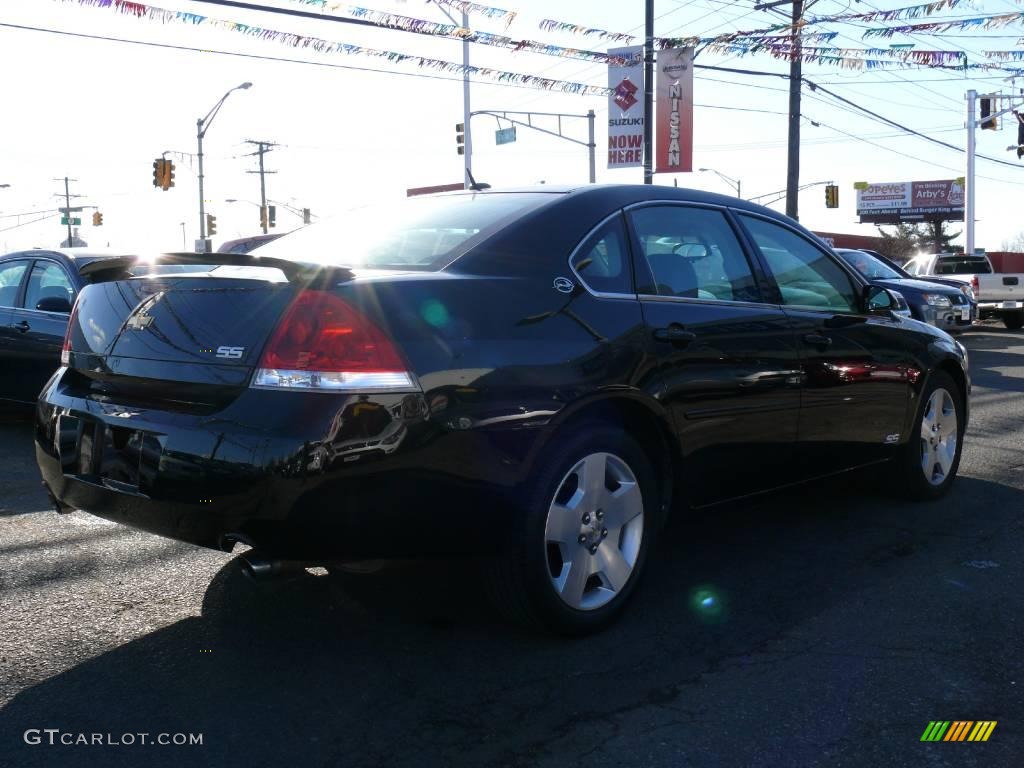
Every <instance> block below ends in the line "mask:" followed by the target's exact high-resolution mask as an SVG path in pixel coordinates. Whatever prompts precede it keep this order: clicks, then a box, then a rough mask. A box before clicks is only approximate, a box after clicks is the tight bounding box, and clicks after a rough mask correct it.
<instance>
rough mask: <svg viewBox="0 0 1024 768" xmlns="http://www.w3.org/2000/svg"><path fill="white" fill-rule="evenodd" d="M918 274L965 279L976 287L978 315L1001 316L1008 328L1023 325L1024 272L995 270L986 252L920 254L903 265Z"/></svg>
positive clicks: (958, 279) (972, 286) (911, 272)
mask: <svg viewBox="0 0 1024 768" xmlns="http://www.w3.org/2000/svg"><path fill="white" fill-rule="evenodd" d="M903 269H904V270H906V271H907V272H909V273H910V274H911V275H914V276H915V277H920V278H923V279H928V278H929V277H933V276H934V277H940V278H944V279H946V280H949V279H952V280H957V281H959V282H963V283H966V284H968V285H970V286H971V288H972V289H973V290H974V299H975V301H977V302H978V316H979V317H980V318H981V319H982V320H984V319H985V318H987V317H998V318H999V319H1000V320H1002V321H1003V323H1004V324H1005V325H1006V327H1007V328H1011V329H1013V330H1016V329H1018V328H1020V327H1021V326H1022V325H1024V274H1002V273H999V274H997V273H995V272H994V270H993V269H992V263H991V262H990V261H989V260H988V257H987V256H983V255H981V254H976V255H974V256H966V255H964V254H962V253H940V254H933V255H931V256H918V257H917V258H914V259H911V260H910V261H908V262H907V263H906V265H905V266H904V267H903Z"/></svg>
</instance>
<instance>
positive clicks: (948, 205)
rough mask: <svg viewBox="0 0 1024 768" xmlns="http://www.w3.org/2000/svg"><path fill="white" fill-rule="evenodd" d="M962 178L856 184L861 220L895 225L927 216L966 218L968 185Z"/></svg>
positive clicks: (957, 219)
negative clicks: (965, 199) (966, 186)
mask: <svg viewBox="0 0 1024 768" xmlns="http://www.w3.org/2000/svg"><path fill="white" fill-rule="evenodd" d="M961 181H962V180H961V179H945V180H943V181H896V182H887V183H884V184H866V183H860V184H855V185H854V187H855V188H856V189H857V214H858V215H859V216H860V220H861V223H865V222H872V223H879V224H892V223H897V222H900V221H924V220H926V219H944V220H949V221H962V220H963V217H964V188H963V184H962V183H961Z"/></svg>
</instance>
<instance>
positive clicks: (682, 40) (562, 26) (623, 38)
mask: <svg viewBox="0 0 1024 768" xmlns="http://www.w3.org/2000/svg"><path fill="white" fill-rule="evenodd" d="M1016 2H1021V0H1016ZM976 5H977V0H936V2H931V3H922V4H917V5H910V6H906V7H903V8H891V9H889V10H873V11H869V12H866V13H840V14H835V15H832V16H816V17H812V18H809V19H806V20H804V21H801V22H800V23H799V24H798V25H796V26H799V27H806V26H811V25H817V24H828V23H831V22H840V21H898V20H900V19H919V18H922V17H925V16H931V15H933V14H935V13H938V12H940V11H944V10H948V9H952V8H957V7H967V8H974V7H976ZM793 27H794V25H792V24H776V25H774V26H771V27H767V28H765V29H757V30H752V31H750V32H734V33H728V34H725V35H719V36H718V37H717V38H714V40H715V41H716V42H729V41H730V40H731V39H737V38H741V37H747V36H749V35H757V34H762V33H765V32H782V31H788V30H791V29H793ZM540 28H541V29H543V30H544V31H545V32H563V33H567V34H576V35H582V36H585V37H597V38H598V39H601V40H610V41H613V42H630V41H632V40H634V39H635V36H634V35H631V34H628V33H625V32H610V31H608V30H605V29H597V28H595V27H588V26H586V25H584V24H576V23H574V22H571V21H556V20H554V19H543V20H541V22H540ZM832 34H834V33H832ZM699 40H700V38H695V37H690V38H688V37H674V38H665V37H659V38H655V42H656V44H657V45H658V47H659V48H675V47H685V44H686V43H689V44H691V45H692V44H693V43H694V42H695V41H699Z"/></svg>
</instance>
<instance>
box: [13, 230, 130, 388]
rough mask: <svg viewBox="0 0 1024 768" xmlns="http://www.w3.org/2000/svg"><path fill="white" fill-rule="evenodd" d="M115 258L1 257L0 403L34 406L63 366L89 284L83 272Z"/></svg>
mask: <svg viewBox="0 0 1024 768" xmlns="http://www.w3.org/2000/svg"><path fill="white" fill-rule="evenodd" d="M113 258H119V259H120V258H121V257H116V256H114V255H111V254H105V253H97V252H86V251H78V250H41V249H33V250H30V251H18V252H14V253H9V254H6V255H4V256H0V400H3V401H8V402H10V401H14V402H18V403H27V404H32V403H35V401H36V398H37V397H38V396H39V392H40V390H42V388H43V385H44V384H45V383H46V382H47V380H48V379H49V378H50V377H51V376H52V375H53V372H54V371H55V370H57V368H58V367H59V366H60V350H61V344H62V343H63V341H64V332H65V331H66V330H67V323H68V314H69V313H70V312H71V305H72V304H73V303H74V300H75V297H76V296H77V295H78V292H79V291H81V290H82V288H83V287H85V285H86V284H87V283H88V280H86V278H84V277H83V276H82V275H81V274H80V272H79V268H80V267H82V266H85V265H87V264H98V263H101V262H104V261H106V260H108V259H113ZM101 275H102V270H100V271H97V272H96V273H94V277H95V279H102V277H101Z"/></svg>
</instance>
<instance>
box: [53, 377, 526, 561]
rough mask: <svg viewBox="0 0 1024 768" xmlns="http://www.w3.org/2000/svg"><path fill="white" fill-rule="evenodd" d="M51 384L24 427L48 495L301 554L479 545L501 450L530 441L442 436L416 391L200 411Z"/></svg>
mask: <svg viewBox="0 0 1024 768" xmlns="http://www.w3.org/2000/svg"><path fill="white" fill-rule="evenodd" d="M60 378H61V377H60V375H58V376H56V377H55V379H54V380H53V381H52V382H51V384H50V385H49V386H48V387H47V388H46V389H45V390H44V392H43V394H42V397H41V399H40V401H39V403H38V404H37V415H36V434H35V451H36V460H37V463H38V465H39V469H40V472H41V473H42V477H43V481H44V483H45V485H46V487H47V488H48V490H49V491H50V492H51V493H52V494H53V496H54V497H55V499H56V500H57V502H58V503H59V504H62V505H67V506H69V507H72V508H75V509H81V510H85V511H87V512H90V513H92V514H94V515H97V516H99V517H102V518H105V519H107V520H112V521H114V522H117V523H122V524H124V525H129V526H131V527H133V528H138V529H141V530H144V531H148V532H150V533H155V534H158V535H160V536H165V537H168V538H172V539H176V540H179V541H184V542H188V543H191V544H197V545H200V546H204V547H211V548H215V549H227V550H230V548H231V546H232V545H233V542H232V540H238V541H243V542H245V543H249V544H251V545H253V546H254V547H256V548H258V549H260V550H261V551H262V552H264V553H266V554H267V555H271V556H275V557H281V558H294V559H303V560H330V559H342V558H376V557H419V556H425V555H453V554H461V553H476V552H479V551H481V549H488V548H489V545H490V544H494V543H495V540H494V536H493V535H490V534H489V531H493V526H492V521H493V520H494V519H495V518H496V517H498V518H499V519H500V515H498V511H499V509H501V508H502V500H503V499H506V498H508V497H509V496H510V494H509V490H510V489H511V488H512V487H514V486H515V484H516V482H517V480H518V475H517V473H516V470H517V467H518V462H517V461H515V460H512V457H513V456H515V455H516V453H517V451H516V450H514V446H517V445H520V444H522V445H525V444H526V442H528V441H525V440H523V439H520V438H521V436H512V435H511V434H510V433H506V434H505V435H504V436H502V437H501V438H500V439H495V436H494V435H489V434H486V433H484V432H482V431H462V432H460V431H450V430H447V429H445V428H444V427H443V425H440V424H438V423H436V420H431V419H429V417H428V414H427V410H426V405H425V403H424V402H423V398H422V396H420V395H388V396H376V397H375V398H374V402H370V401H369V400H368V399H367V398H365V397H363V398H357V397H349V396H345V395H325V394H321V393H293V392H281V393H278V392H265V391H259V390H252V391H247V392H246V393H244V394H243V395H241V396H240V397H239V398H238V400H237V401H236V402H235V403H233V404H232V405H231V406H229V408H228V409H226V410H225V412H223V413H219V414H216V415H208V414H207V415H201V414H189V413H182V412H173V411H168V410H149V409H143V408H138V407H132V406H129V405H124V404H117V405H115V404H111V403H109V402H97V401H94V400H92V399H89V398H88V397H83V396H81V395H80V394H77V393H74V392H71V391H68V390H67V389H66V388H62V387H61V384H60ZM256 424H259V425H260V426H259V427H257V426H255V425H256ZM510 438H511V439H510ZM510 447H513V450H512V451H511V452H510V451H509V448H510Z"/></svg>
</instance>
